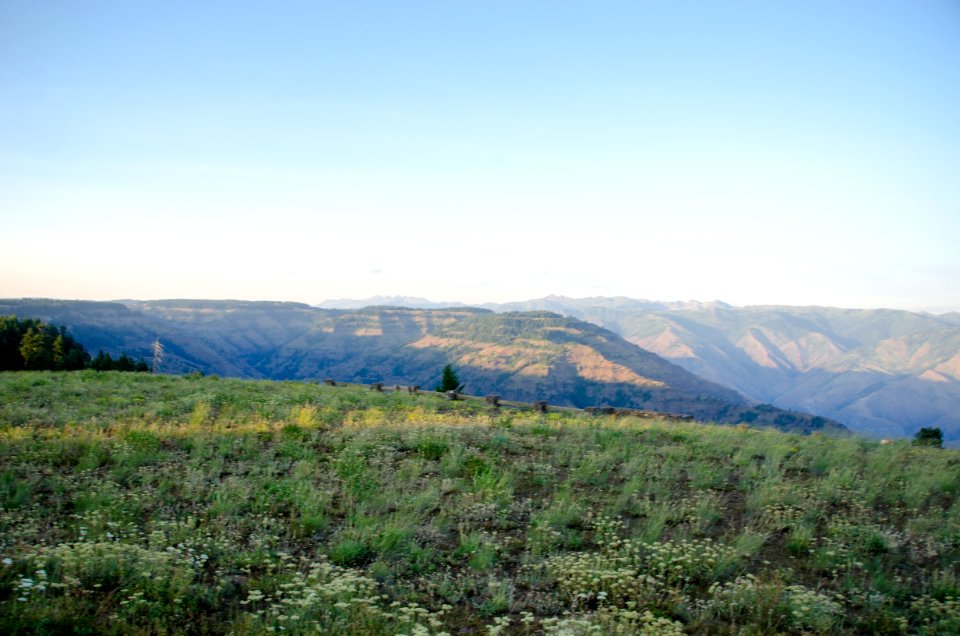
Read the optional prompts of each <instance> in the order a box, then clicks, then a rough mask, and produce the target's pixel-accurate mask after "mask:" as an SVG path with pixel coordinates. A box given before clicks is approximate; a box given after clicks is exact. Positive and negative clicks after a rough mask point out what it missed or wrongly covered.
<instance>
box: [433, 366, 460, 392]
mask: <svg viewBox="0 0 960 636" xmlns="http://www.w3.org/2000/svg"><path fill="white" fill-rule="evenodd" d="M437 391H439V392H440V393H446V392H447V391H456V392H457V393H461V392H462V391H463V385H462V384H460V378H458V377H457V372H456V371H454V370H453V367H452V366H450V365H449V364H448V365H447V366H445V367H443V375H442V376H441V377H440V384H438V385H437Z"/></svg>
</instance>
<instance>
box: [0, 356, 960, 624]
mask: <svg viewBox="0 0 960 636" xmlns="http://www.w3.org/2000/svg"><path fill="white" fill-rule="evenodd" d="M958 488H960V452H957V451H949V450H939V449H932V448H920V447H913V446H911V445H910V444H909V443H908V442H906V441H905V442H898V443H895V444H889V445H880V444H878V443H876V442H871V441H867V440H862V439H856V438H849V439H847V438H844V439H838V438H830V437H824V436H816V435H815V436H811V437H802V436H798V435H790V434H785V433H780V432H775V431H767V430H758V429H753V428H748V427H746V426H736V427H722V426H706V425H699V424H693V423H677V422H668V421H657V420H646V419H644V420H638V419H631V418H620V419H613V418H604V417H593V416H584V415H571V414H557V413H550V414H534V413H519V412H511V411H507V410H497V409H494V408H492V407H490V406H487V405H482V404H479V403H464V402H450V401H446V400H442V399H440V398H439V397H437V396H433V395H419V396H418V395H409V394H401V393H392V394H383V393H377V392H373V391H369V390H364V389H360V388H345V387H327V386H319V385H317V384H311V383H294V382H289V383H281V382H252V381H239V380H227V379H219V378H216V377H174V376H153V375H143V374H121V373H114V372H105V373H97V372H93V371H81V372H63V373H52V372H35V373H34V372H30V373H26V372H23V373H5V374H0V633H4V634H61V633H90V634H93V633H106V634H111V633H112V634H161V633H163V634H181V633H182V634H188V633H189V634H205V633H206V634H238V635H244V634H263V633H277V632H282V633H290V634H315V633H316V634H371V635H372V634H390V635H394V634H397V635H399V634H403V635H407V636H414V635H417V636H430V635H433V636H437V635H439V634H450V635H453V634H478V635H487V634H556V635H559V634H566V635H578V634H648V635H652V634H685V633H700V634H773V633H783V634H844V633H849V634H900V633H910V634H956V633H960V504H958V503H957V494H958Z"/></svg>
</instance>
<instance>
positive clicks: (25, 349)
mask: <svg viewBox="0 0 960 636" xmlns="http://www.w3.org/2000/svg"><path fill="white" fill-rule="evenodd" d="M43 345H44V342H43V334H41V333H40V331H39V330H38V329H37V328H36V327H35V326H33V327H31V328H30V329H28V330H27V332H26V333H25V334H23V338H21V339H20V355H21V356H22V357H23V368H24V369H28V370H31V371H37V370H42V369H49V368H50V366H51V362H52V360H50V359H48V358H52V357H53V356H52V355H48V353H50V352H48V351H47V350H46V349H45V347H44V346H43Z"/></svg>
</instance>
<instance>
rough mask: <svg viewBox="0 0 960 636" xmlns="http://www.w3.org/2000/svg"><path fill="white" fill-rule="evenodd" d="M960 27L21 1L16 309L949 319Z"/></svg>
mask: <svg viewBox="0 0 960 636" xmlns="http://www.w3.org/2000/svg"><path fill="white" fill-rule="evenodd" d="M958 174H960V3H958V2H956V1H954V0H902V1H897V2H882V1H872V2H858V1H853V0H845V1H843V2H837V1H836V0H831V1H829V2H813V1H805V2H761V1H759V0H757V1H753V2H732V1H723V2H720V1H717V2H680V1H676V0H670V1H668V0H663V1H658V2H642V1H637V0H634V1H632V2H597V1H594V2H522V1H520V0H513V1H511V2H488V1H485V2H470V3H468V2H432V3H424V2H302V3H295V2H274V3H242V2H223V3H218V2H97V1H90V2H82V3H81V2H55V1H44V2H28V1H21V2H12V1H10V0H0V296H24V295H29V296H53V297H66V298H93V299H109V298H144V299H148V298H168V297H206V298H225V297H232V298H251V299H282V300H299V301H304V302H311V303H312V302H318V301H320V300H322V299H324V298H330V297H365V296H370V295H373V294H405V295H419V296H426V297H430V298H434V299H445V300H462V301H467V302H482V301H505V300H517V299H523V298H529V297H535V296H542V295H545V294H549V293H556V294H565V295H570V296H585V295H626V296H633V297H640V298H652V299H661V300H674V299H699V300H712V299H722V300H725V301H727V302H731V303H735V304H760V303H783V304H826V305H841V306H862V307H876V306H887V307H903V308H911V309H932V310H940V309H960V251H958V249H957V246H958V244H960V177H958Z"/></svg>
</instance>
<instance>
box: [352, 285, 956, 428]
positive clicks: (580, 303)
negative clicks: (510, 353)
mask: <svg viewBox="0 0 960 636" xmlns="http://www.w3.org/2000/svg"><path fill="white" fill-rule="evenodd" d="M354 302H357V303H359V304H362V303H363V302H364V301H354ZM483 306H484V307H485V308H488V309H491V310H494V311H531V310H549V311H553V312H556V313H559V314H562V315H566V316H573V317H576V318H579V319H581V320H585V321H587V322H591V323H593V324H596V325H599V326H602V327H605V328H607V329H610V330H611V331H613V332H615V333H617V334H619V335H621V336H622V337H624V338H625V339H626V340H628V341H630V342H632V343H634V344H636V345H639V346H640V347H642V348H644V349H647V350H649V351H652V352H654V353H657V354H659V355H660V356H662V357H664V358H666V359H668V360H670V361H672V362H674V363H676V364H678V365H680V366H682V367H683V368H684V369H686V370H688V371H690V372H692V373H695V374H696V375H698V376H700V377H702V378H705V379H707V380H711V381H713V382H716V383H718V384H721V385H723V386H726V387H729V388H731V389H735V390H736V391H738V392H740V393H742V394H743V395H745V396H746V397H748V398H750V399H752V400H757V401H759V402H767V403H771V404H774V405H775V406H778V407H781V408H785V409H794V410H800V411H805V412H809V413H816V414H818V415H823V416H825V417H829V418H831V419H835V420H837V421H839V422H842V423H843V424H845V425H846V426H848V427H849V428H851V429H852V430H854V431H858V432H862V433H866V434H869V435H873V436H880V437H900V436H909V435H913V434H914V433H915V432H916V431H917V430H918V429H920V428H921V427H929V426H936V427H939V428H941V429H942V430H943V431H944V436H945V439H947V440H951V441H952V442H954V443H955V444H956V443H958V442H960V313H957V312H953V313H947V314H938V315H930V314H923V313H915V312H909V311H898V310H889V309H838V308H833V307H789V306H774V305H771V306H755V307H734V306H732V305H728V304H725V303H722V302H707V303H703V302H674V303H664V302H656V301H648V300H637V299H632V298H623V297H615V298H609V297H595V298H579V299H574V298H566V297H563V296H548V297H546V298H539V299H536V300H529V301H524V302H517V303H504V304H486V305H483Z"/></svg>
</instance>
